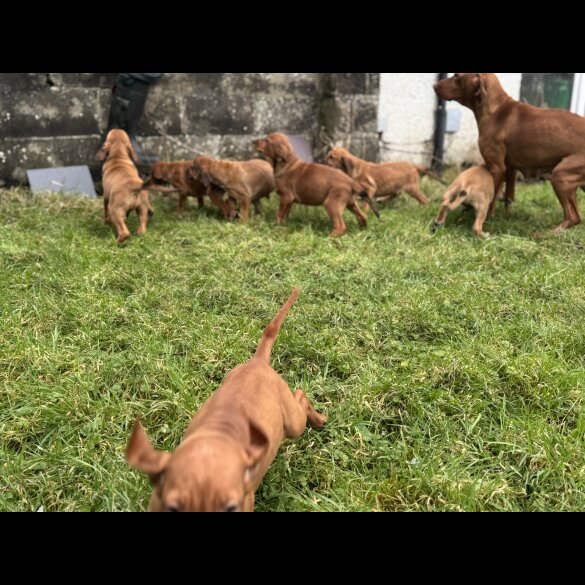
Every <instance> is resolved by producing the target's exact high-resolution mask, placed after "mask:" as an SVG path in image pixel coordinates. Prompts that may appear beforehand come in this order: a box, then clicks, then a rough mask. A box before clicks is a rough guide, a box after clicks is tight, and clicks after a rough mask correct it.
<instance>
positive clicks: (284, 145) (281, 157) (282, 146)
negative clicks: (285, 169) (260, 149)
mask: <svg viewBox="0 0 585 585" xmlns="http://www.w3.org/2000/svg"><path fill="white" fill-rule="evenodd" d="M266 142H268V144H269V145H270V148H271V150H272V153H273V156H274V159H275V160H277V161H282V162H286V161H287V160H288V159H289V158H290V156H291V154H292V152H293V150H292V147H291V146H290V144H288V142H285V141H284V140H282V139H280V140H271V139H270V137H268V138H267V139H266Z"/></svg>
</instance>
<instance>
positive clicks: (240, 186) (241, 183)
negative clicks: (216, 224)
mask: <svg viewBox="0 0 585 585" xmlns="http://www.w3.org/2000/svg"><path fill="white" fill-rule="evenodd" d="M191 174H192V176H195V177H197V178H198V179H199V180H200V181H201V182H202V183H203V185H205V186H206V187H207V188H208V189H210V188H211V189H213V188H216V189H217V188H219V189H222V190H223V191H226V192H228V193H229V194H230V196H231V197H233V198H234V199H236V200H237V201H239V203H240V218H241V220H242V221H246V220H247V219H248V218H249V215H250V205H251V204H252V203H253V204H254V207H255V209H256V213H257V214H258V215H260V214H261V213H262V207H261V205H260V200H261V199H262V198H263V197H270V194H271V193H272V192H273V191H274V189H275V186H274V173H273V171H272V167H271V166H270V165H269V164H268V163H267V162H266V161H263V160H250V161H244V162H235V161H227V160H215V159H213V158H211V157H209V156H198V157H197V158H196V159H195V160H194V161H193V162H192V166H191Z"/></svg>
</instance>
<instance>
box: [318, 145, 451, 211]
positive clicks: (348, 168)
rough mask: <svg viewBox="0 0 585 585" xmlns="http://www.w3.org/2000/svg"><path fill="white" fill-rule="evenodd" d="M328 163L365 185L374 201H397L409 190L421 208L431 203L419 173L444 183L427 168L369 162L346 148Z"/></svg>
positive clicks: (332, 155) (335, 151) (334, 153)
mask: <svg viewBox="0 0 585 585" xmlns="http://www.w3.org/2000/svg"><path fill="white" fill-rule="evenodd" d="M325 164H327V165H329V166H330V167H333V168H334V169H339V170H341V171H343V172H344V173H345V174H346V175H348V176H350V177H351V178H352V179H354V180H355V181H357V182H358V183H359V184H360V185H362V186H363V187H364V188H365V189H366V190H367V191H368V195H369V196H370V197H371V198H372V199H375V200H378V201H387V200H390V199H394V198H395V197H398V196H399V195H400V192H401V191H405V192H406V193H408V194H409V195H410V196H411V197H413V198H414V199H416V200H417V201H418V202H419V204H420V205H428V203H429V200H428V198H427V196H426V195H425V194H424V193H423V192H422V191H421V189H420V177H419V173H423V174H425V175H428V176H429V177H432V178H433V179H436V180H437V181H439V182H441V183H443V181H442V180H441V178H440V177H439V176H438V175H436V174H435V173H433V172H432V171H431V170H429V169H427V168H426V167H422V166H417V165H414V164H412V163H406V162H395V163H383V164H375V163H369V162H366V161H365V160H362V159H361V158H358V157H357V156H354V155H353V154H351V153H350V152H349V151H348V150H346V149H345V148H334V149H333V150H331V152H330V153H329V154H328V155H327V158H326V159H325ZM443 184H445V183H443Z"/></svg>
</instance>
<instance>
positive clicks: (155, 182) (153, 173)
mask: <svg viewBox="0 0 585 585" xmlns="http://www.w3.org/2000/svg"><path fill="white" fill-rule="evenodd" d="M168 182H169V181H168V177H167V166H166V163H162V162H156V163H154V164H152V165H151V167H150V177H149V179H148V181H147V182H146V183H145V185H146V186H149V187H150V186H153V187H156V186H162V185H166V184H167V183H168Z"/></svg>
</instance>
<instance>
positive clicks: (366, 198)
mask: <svg viewBox="0 0 585 585" xmlns="http://www.w3.org/2000/svg"><path fill="white" fill-rule="evenodd" d="M359 197H360V199H361V200H362V201H365V202H366V203H367V204H368V205H369V206H370V209H371V210H372V211H373V212H374V214H375V216H376V217H377V218H378V219H381V218H380V210H379V209H378V206H377V205H376V202H375V201H374V200H373V199H372V198H371V197H370V196H369V195H368V192H367V191H361V192H360V194H359Z"/></svg>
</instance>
